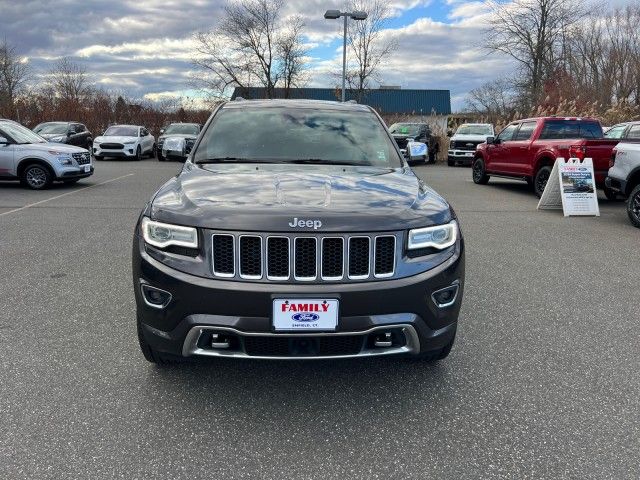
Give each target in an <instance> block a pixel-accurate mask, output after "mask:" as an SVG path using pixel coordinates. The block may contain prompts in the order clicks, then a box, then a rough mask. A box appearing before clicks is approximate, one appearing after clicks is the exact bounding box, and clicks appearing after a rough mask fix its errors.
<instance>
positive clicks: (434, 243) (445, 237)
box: [408, 220, 458, 250]
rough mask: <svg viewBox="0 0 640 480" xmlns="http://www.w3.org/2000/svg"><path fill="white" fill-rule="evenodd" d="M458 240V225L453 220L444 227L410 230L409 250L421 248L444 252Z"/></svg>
mask: <svg viewBox="0 0 640 480" xmlns="http://www.w3.org/2000/svg"><path fill="white" fill-rule="evenodd" d="M457 239H458V223H457V222H456V221H455V220H452V221H451V222H449V223H446V224H444V225H436V226H435V227H425V228H416V229H413V230H409V244H408V248H409V250H416V249H419V248H437V249H438V250H444V249H445V248H448V247H450V246H451V245H453V244H454V243H456V240H457Z"/></svg>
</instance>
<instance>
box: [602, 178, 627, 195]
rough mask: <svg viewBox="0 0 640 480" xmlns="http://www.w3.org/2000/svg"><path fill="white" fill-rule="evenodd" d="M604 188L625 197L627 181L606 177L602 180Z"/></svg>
mask: <svg viewBox="0 0 640 480" xmlns="http://www.w3.org/2000/svg"><path fill="white" fill-rule="evenodd" d="M604 186H605V187H606V188H608V189H609V190H613V191H614V192H616V193H620V194H622V195H627V181H626V180H620V179H617V178H614V177H607V178H605V180H604Z"/></svg>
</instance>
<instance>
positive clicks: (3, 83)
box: [0, 39, 31, 117]
mask: <svg viewBox="0 0 640 480" xmlns="http://www.w3.org/2000/svg"><path fill="white" fill-rule="evenodd" d="M30 73H31V69H30V68H29V64H28V63H27V61H26V59H23V58H21V57H20V56H18V54H17V53H16V50H15V47H13V46H11V45H9V44H8V43H7V41H6V39H5V40H4V41H3V42H2V44H0V116H6V117H14V114H17V112H16V110H15V104H16V100H17V98H18V96H19V95H20V94H21V93H22V92H23V91H24V89H25V88H26V85H27V80H28V78H29V75H30Z"/></svg>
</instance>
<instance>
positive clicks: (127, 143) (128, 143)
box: [122, 140, 136, 145]
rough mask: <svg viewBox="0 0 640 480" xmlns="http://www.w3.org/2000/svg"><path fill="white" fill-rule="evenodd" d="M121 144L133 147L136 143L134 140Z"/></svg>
mask: <svg viewBox="0 0 640 480" xmlns="http://www.w3.org/2000/svg"><path fill="white" fill-rule="evenodd" d="M122 143H124V144H125V145H133V144H134V143H136V141H135V140H127V141H126V142H122Z"/></svg>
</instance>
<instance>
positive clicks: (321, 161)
mask: <svg viewBox="0 0 640 480" xmlns="http://www.w3.org/2000/svg"><path fill="white" fill-rule="evenodd" d="M287 163H311V164H317V165H352V166H362V163H353V162H345V161H341V160H324V159H322V158H296V159H294V160H288V161H287Z"/></svg>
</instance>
